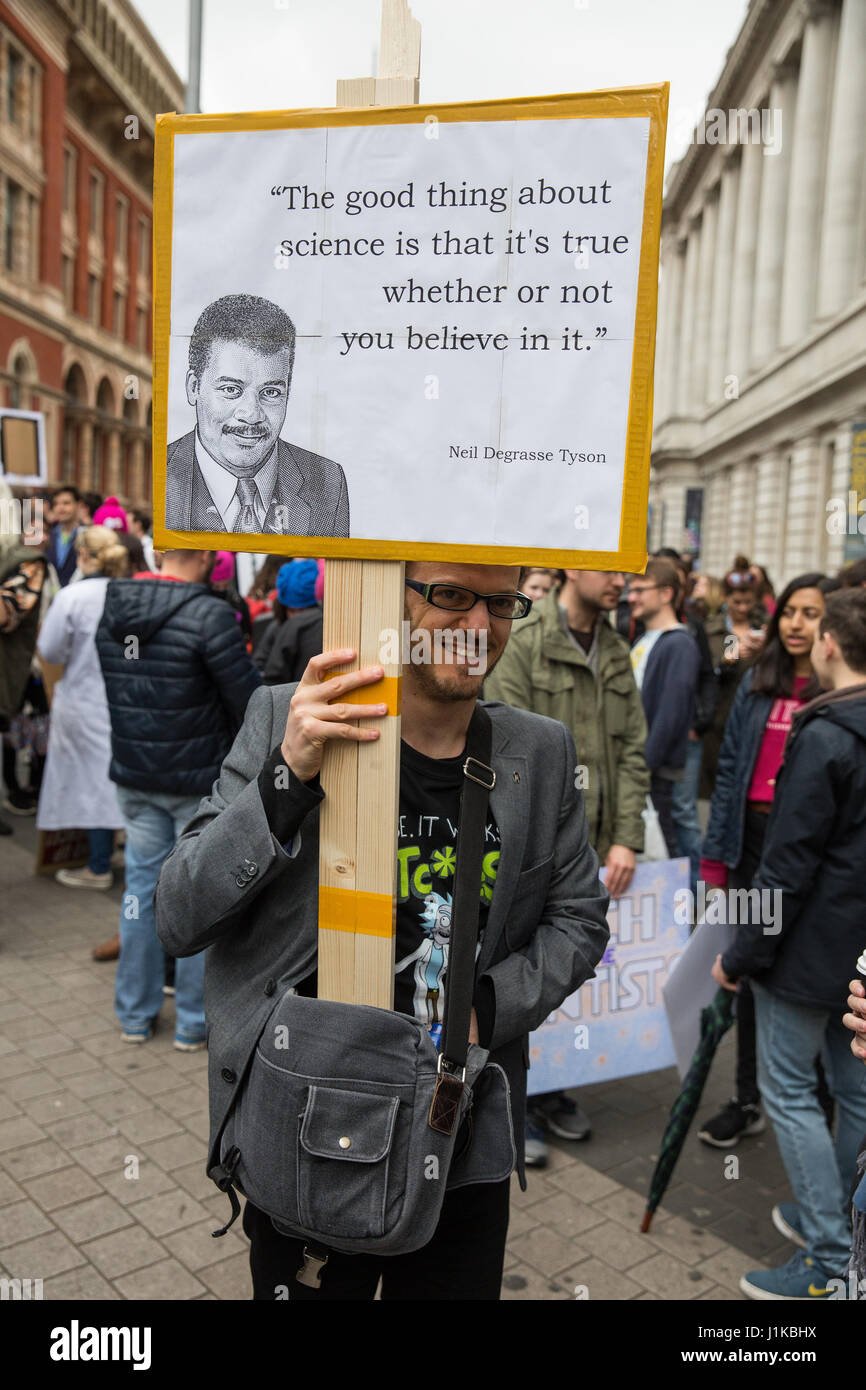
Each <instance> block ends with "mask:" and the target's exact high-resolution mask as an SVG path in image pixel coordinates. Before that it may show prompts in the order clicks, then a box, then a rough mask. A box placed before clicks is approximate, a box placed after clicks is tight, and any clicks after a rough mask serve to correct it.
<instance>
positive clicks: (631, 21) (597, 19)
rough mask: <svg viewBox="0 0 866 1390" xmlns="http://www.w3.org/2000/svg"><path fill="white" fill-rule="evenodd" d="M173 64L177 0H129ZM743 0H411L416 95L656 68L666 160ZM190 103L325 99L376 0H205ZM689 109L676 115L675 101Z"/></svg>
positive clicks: (180, 38)
mask: <svg viewBox="0 0 866 1390" xmlns="http://www.w3.org/2000/svg"><path fill="white" fill-rule="evenodd" d="M136 5H137V9H138V10H139V13H140V14H141V15H142V17H143V18H144V21H145V23H146V24H148V25H149V27H150V29H151V30H152V32H153V34H154V36H155V37H156V39H157V40H158V42H159V43H160V44H161V45H162V47H163V49H164V50H165V52H166V53H167V55H168V57H169V59H170V61H171V62H172V63H173V64H174V66H175V68H176V69H177V71H178V73H179V74H180V75H181V77H183V78H184V79H185V78H186V71H187V5H186V3H185V0H136ZM747 8H748V4H747V0H715V3H714V4H711V5H706V4H701V5H697V4H696V3H695V0H535V3H534V4H533V5H532V6H530V5H529V4H528V3H527V0H411V9H412V13H413V15H414V16H415V18H416V19H419V20H420V21H421V100H422V102H424V103H425V104H427V105H429V104H430V103H431V102H437V101H441V102H446V101H470V100H476V101H477V100H484V99H487V98H494V97H517V96H543V95H547V94H552V93H558V92H581V91H592V90H594V89H596V88H599V87H617V86H636V85H638V84H640V83H644V82H660V81H665V80H667V81H669V82H670V84H671V110H670V117H669V122H668V145H667V163H668V164H670V163H671V162H672V160H674V159H678V158H679V157H680V155H681V154H682V153H683V150H684V148H685V146H686V143H687V140H688V136H686V135H684V134H683V132H684V130H685V129H688V128H690V127H691V125H692V124H693V121H694V120H696V119H697V117H698V115H699V114H700V111H701V110H702V109H703V105H704V103H705V101H706V98H707V96H708V94H709V92H710V91H711V90H712V88H713V87H714V86H715V83H716V79H717V78H718V75H719V73H720V72H721V69H722V66H723V64H724V60H725V54H726V52H727V50H728V48H729V47H730V45H731V44H732V43H733V41H734V39H735V38H736V35H737V33H738V32H739V29H740V25H741V24H742V22H743V19H744V17H745V14H746V10H747ZM204 9H205V17H204V50H203V57H202V99H201V105H202V110H204V111H267V110H279V109H283V110H288V109H291V108H294V107H303V106H333V104H334V100H335V93H336V82H337V79H338V78H341V77H364V76H368V75H370V74H372V73H374V72H375V63H376V51H377V48H378V38H379V16H380V4H379V0H205V3H204ZM687 114H688V116H689V117H690V119H688V120H687V119H686V115H687Z"/></svg>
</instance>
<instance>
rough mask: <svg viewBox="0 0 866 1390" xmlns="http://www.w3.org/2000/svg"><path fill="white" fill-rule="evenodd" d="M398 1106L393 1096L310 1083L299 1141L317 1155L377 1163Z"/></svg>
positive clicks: (388, 1143) (387, 1145) (387, 1144)
mask: <svg viewBox="0 0 866 1390" xmlns="http://www.w3.org/2000/svg"><path fill="white" fill-rule="evenodd" d="M398 1105H399V1101H398V1100H397V1099H396V1097H394V1098H392V1097H390V1096H370V1095H364V1094H363V1093H362V1092H359V1091H338V1090H336V1089H334V1088H331V1087H327V1088H326V1087H324V1086H311V1087H310V1093H309V1097H308V1099H307V1108H306V1110H305V1111H304V1119H303V1123H302V1125H301V1144H302V1145H303V1147H304V1148H305V1149H306V1151H307V1153H309V1154H315V1155H316V1156H317V1157H319V1158H342V1159H347V1160H348V1161H349V1162H350V1163H378V1162H379V1160H380V1159H382V1158H384V1157H385V1155H386V1153H387V1152H388V1150H389V1149H390V1147H391V1139H392V1137H393V1134H394V1121H395V1120H396V1118H397V1106H398Z"/></svg>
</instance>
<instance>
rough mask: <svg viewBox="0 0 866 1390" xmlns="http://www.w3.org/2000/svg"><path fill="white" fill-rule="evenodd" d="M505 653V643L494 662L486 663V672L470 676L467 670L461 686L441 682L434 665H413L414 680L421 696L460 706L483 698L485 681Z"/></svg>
mask: <svg viewBox="0 0 866 1390" xmlns="http://www.w3.org/2000/svg"><path fill="white" fill-rule="evenodd" d="M504 651H505V643H504V642H503V644H502V646H501V648H500V650H499V651H498V652H497V654H496V656H495V657H493V659H492V660H488V661H486V662H485V666H484V670H483V671H482V672H480V673H479V674H478V675H474V674H470V673H469V669H468V667H467V668H466V672H467V674H466V678H465V680H464V681H463V682H461V683H460V684H457V683H453V682H450V681H449V682H440V681H439V680H438V679H437V676H436V667H435V666H433V665H430V666H427V665H421V664H419V665H412V666H411V668H410V669H411V671H412V679H413V681H414V683H415V686H416V688H417V690H418V693H419V695H425V696H426V697H427V699H428V700H434V701H437V702H438V703H439V704H442V705H447V704H459V703H462V702H464V701H466V700H478V699H480V697H481V691H482V687H483V685H484V681H485V680H486V679H487V677H488V676H489V675H490V672H491V671H492V670H493V669H494V667H495V666H496V664H497V662H498V661H499V659H500V657H501V656H502V653H503V652H504Z"/></svg>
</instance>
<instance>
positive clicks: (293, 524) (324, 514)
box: [165, 430, 349, 536]
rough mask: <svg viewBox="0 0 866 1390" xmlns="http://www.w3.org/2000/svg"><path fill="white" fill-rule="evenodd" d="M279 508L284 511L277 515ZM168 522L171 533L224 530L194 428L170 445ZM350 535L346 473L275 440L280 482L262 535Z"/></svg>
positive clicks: (166, 489) (337, 465) (166, 512)
mask: <svg viewBox="0 0 866 1390" xmlns="http://www.w3.org/2000/svg"><path fill="white" fill-rule="evenodd" d="M277 508H282V510H281V511H278V510H277ZM165 524H166V526H167V527H168V528H169V530H171V531H222V529H223V522H222V517H221V516H220V514H219V511H218V510H217V507H216V504H215V503H214V500H213V498H212V497H211V495H210V493H209V492H208V489H207V484H206V482H205V480H204V477H203V476H202V471H201V469H200V468H199V466H198V464H197V463H196V458H195V430H190V432H189V434H185V435H183V436H182V437H181V438H180V439H175V440H173V441H172V443H171V444H169V446H168V453H167V462H166V469H165ZM265 533H270V534H276V535H280V536H348V534H349V494H348V491H347V489H346V475H345V473H344V472H343V470H342V468H341V467H340V465H339V464H338V463H334V462H333V460H332V459H326V458H322V457H321V455H319V454H311V453H310V452H309V451H308V450H307V449H301V448H299V446H298V445H297V444H289V443H287V441H286V440H285V439H279V440H277V481H276V486H275V488H274V495H273V497H272V498H271V502H270V506H269V507H268V511H267V515H266V516H265V519H264V521H263V522H262V531H261V533H259V532H256V533H255V534H265Z"/></svg>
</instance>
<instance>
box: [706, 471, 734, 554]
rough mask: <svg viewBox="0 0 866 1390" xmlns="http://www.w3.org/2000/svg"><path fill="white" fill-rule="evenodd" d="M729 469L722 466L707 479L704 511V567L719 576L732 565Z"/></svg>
mask: <svg viewBox="0 0 866 1390" xmlns="http://www.w3.org/2000/svg"><path fill="white" fill-rule="evenodd" d="M729 475H730V470H729V469H718V470H717V471H716V472H715V473H713V474H712V476H711V477H709V478H707V479H706V481H705V483H704V512H703V517H702V524H701V569H702V570H703V571H704V573H705V574H714V575H717V576H718V577H719V578H721V577H722V575H723V574H724V573H725V572H726V570H727V569H728V567H729V565H730V563H731V559H732V558H733V552H732V553H731V555H729V554H728V491H729V489H728V477H729Z"/></svg>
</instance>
